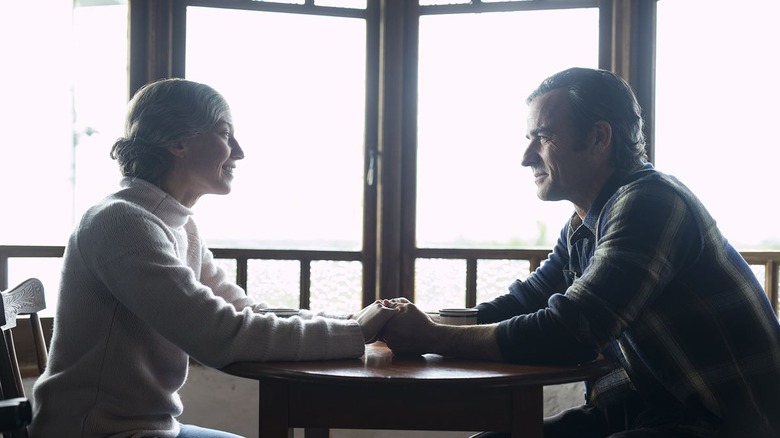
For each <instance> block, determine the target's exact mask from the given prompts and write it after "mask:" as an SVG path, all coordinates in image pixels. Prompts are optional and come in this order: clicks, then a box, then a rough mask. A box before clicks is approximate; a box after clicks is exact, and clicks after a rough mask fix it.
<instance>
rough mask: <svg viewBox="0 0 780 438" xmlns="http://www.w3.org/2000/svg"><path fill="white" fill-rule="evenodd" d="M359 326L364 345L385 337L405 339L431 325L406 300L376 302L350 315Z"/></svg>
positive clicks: (425, 316)
mask: <svg viewBox="0 0 780 438" xmlns="http://www.w3.org/2000/svg"><path fill="white" fill-rule="evenodd" d="M351 319H354V320H356V321H357V322H358V324H360V328H361V329H362V330H363V338H364V339H365V341H366V344H370V343H372V342H374V341H377V340H381V341H385V338H386V337H391V338H396V337H397V338H405V337H407V336H409V335H411V334H412V333H413V332H414V331H415V330H417V329H422V328H423V327H421V325H428V324H433V321H432V320H431V318H430V317H429V316H428V315H426V314H425V313H424V312H422V311H420V310H419V309H418V308H417V307H416V306H415V305H414V304H412V302H411V301H409V300H407V299H406V298H393V299H384V300H376V301H374V302H373V303H371V304H370V305H368V306H366V307H365V308H363V309H362V310H361V311H360V312H358V313H356V314H354V315H352V318H351Z"/></svg>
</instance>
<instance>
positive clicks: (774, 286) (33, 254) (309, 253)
mask: <svg viewBox="0 0 780 438" xmlns="http://www.w3.org/2000/svg"><path fill="white" fill-rule="evenodd" d="M63 252H64V248H63V247H62V246H2V245H0V290H4V289H6V288H7V287H8V278H9V272H8V269H9V263H8V261H9V259H12V258H59V257H62V255H63ZM212 252H213V253H214V257H216V258H218V259H232V260H235V261H236V268H237V275H236V281H237V282H238V284H239V285H240V286H241V287H243V288H244V289H245V290H246V286H247V280H248V275H249V273H248V262H249V260H297V261H298V262H299V263H300V294H301V307H308V306H307V304H308V302H309V294H310V289H311V262H312V261H319V260H326V261H360V260H361V259H362V255H361V253H360V252H359V251H314V250H270V249H237V248H214V249H212ZM548 253H549V250H546V249H452V248H420V249H417V251H416V257H417V258H418V259H456V260H465V261H466V305H467V306H473V305H475V304H476V297H477V265H478V263H479V261H480V260H527V261H529V263H530V270H531V271H533V270H534V269H536V268H537V267H538V266H539V265H540V264H541V263H542V262H543V261H544V260H545V259H546V258H547V255H548ZM741 254H742V256H743V257H744V258H745V260H747V262H748V263H749V264H750V265H752V266H761V267H762V268H763V271H764V278H763V284H764V291H765V292H766V294H767V296H768V298H769V301H770V302H771V303H772V307H773V309H774V310H775V314H780V313H779V311H778V309H779V303H778V301H779V297H778V281H779V279H780V277H778V268H779V267H780V251H742V252H741Z"/></svg>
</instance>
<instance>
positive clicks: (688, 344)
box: [478, 164, 780, 437]
mask: <svg viewBox="0 0 780 438" xmlns="http://www.w3.org/2000/svg"><path fill="white" fill-rule="evenodd" d="M746 226H749V224H747V223H746ZM478 307H479V309H480V313H479V321H480V323H488V322H498V321H502V322H501V323H500V324H499V328H498V331H497V336H498V342H499V346H500V348H501V351H502V353H503V355H504V357H505V359H506V360H508V361H513V362H525V363H582V362H584V361H588V360H592V359H593V358H595V357H596V355H597V354H599V353H602V354H604V355H605V356H606V357H608V358H609V359H611V360H613V361H614V362H615V364H616V366H617V367H619V368H622V370H620V371H623V370H624V371H625V373H620V372H619V373H615V375H618V376H619V375H621V374H622V375H624V376H626V379H625V381H624V382H623V383H625V384H626V385H621V384H620V382H617V381H615V380H614V378H613V379H612V380H610V382H608V383H607V384H606V385H605V386H604V387H603V388H599V387H598V385H596V387H595V388H593V389H594V392H597V393H602V394H605V395H606V394H608V393H610V392H614V390H615V389H617V388H620V387H621V386H626V387H627V385H630V387H631V390H636V391H638V392H639V393H640V394H641V395H642V396H643V398H644V399H645V400H647V401H648V402H649V403H651V404H656V405H658V406H660V407H665V408H667V409H677V410H681V411H684V412H685V415H686V416H690V417H692V418H689V420H690V422H691V424H694V423H697V424H699V425H701V424H704V425H705V427H704V428H703V429H702V428H700V429H699V430H709V431H712V430H718V432H719V433H720V435H718V436H728V437H731V436H740V437H741V436H756V437H780V324H778V320H777V316H776V315H775V314H774V313H773V311H772V308H771V306H770V304H769V301H768V300H767V297H766V295H765V293H764V291H763V288H762V286H761V284H760V283H759V282H758V280H757V278H756V276H755V274H754V273H753V272H752V270H751V269H750V267H749V265H748V264H747V263H746V262H745V260H744V259H743V258H742V257H741V256H740V254H739V253H738V252H737V251H736V250H735V249H734V248H733V247H732V246H731V245H730V244H729V243H728V241H727V240H726V239H725V238H724V237H723V236H722V235H721V233H720V231H719V229H718V228H717V226H716V223H715V221H714V220H713V219H712V217H711V216H710V215H709V213H708V212H707V210H706V209H705V208H704V206H703V205H702V204H701V202H700V201H699V200H698V199H697V198H696V196H695V195H694V194H693V193H692V192H691V191H690V190H689V189H688V188H686V187H685V186H684V185H683V184H681V183H680V182H679V181H678V180H677V179H675V178H673V177H671V176H668V175H665V174H662V173H661V172H658V171H656V170H655V169H654V168H653V167H652V165H650V164H646V165H645V166H644V167H642V168H641V169H639V170H638V171H636V172H632V173H630V174H628V175H616V176H613V177H612V178H611V179H610V180H609V181H608V182H607V184H606V185H605V187H604V189H603V190H602V193H601V194H600V196H599V197H598V198H597V200H596V202H595V203H594V205H593V206H592V207H591V209H590V211H589V212H588V213H587V214H586V216H585V218H584V220H580V218H579V217H578V216H577V215H576V214H575V215H573V216H572V218H571V219H570V220H569V222H568V223H567V224H566V225H565V226H564V228H563V230H562V232H561V236H560V238H559V240H558V242H557V244H556V246H555V248H554V249H553V251H552V252H551V254H550V256H549V258H548V259H547V260H546V261H545V262H544V263H543V264H542V266H541V267H539V268H538V269H537V270H536V271H534V272H533V273H532V274H531V275H530V276H529V277H528V278H527V279H526V280H525V281H520V280H518V281H516V282H515V283H513V284H512V285H511V286H510V293H509V294H507V295H504V296H500V297H498V298H496V299H495V300H493V301H490V302H486V303H482V304H480V305H479V306H478ZM613 377H614V376H613ZM607 386H609V387H607ZM600 389H601V390H600ZM624 389H625V388H624ZM745 433H748V434H747V435H746V434H745ZM750 433H754V434H753V435H751V434H750ZM703 436H709V432H707V433H703Z"/></svg>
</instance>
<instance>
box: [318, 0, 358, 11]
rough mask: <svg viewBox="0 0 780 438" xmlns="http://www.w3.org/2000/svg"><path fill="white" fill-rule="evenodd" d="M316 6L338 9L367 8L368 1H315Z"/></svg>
mask: <svg viewBox="0 0 780 438" xmlns="http://www.w3.org/2000/svg"><path fill="white" fill-rule="evenodd" d="M314 4H315V5H317V6H334V7H337V8H351V9H365V8H366V0H314Z"/></svg>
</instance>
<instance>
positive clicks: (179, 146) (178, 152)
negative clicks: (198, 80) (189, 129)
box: [168, 140, 187, 158]
mask: <svg viewBox="0 0 780 438" xmlns="http://www.w3.org/2000/svg"><path fill="white" fill-rule="evenodd" d="M186 149H187V148H186V147H185V146H184V140H179V141H177V142H176V143H174V144H172V145H170V146H168V151H170V153H171V154H172V155H173V156H174V157H179V158H184V156H185V155H186Z"/></svg>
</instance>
